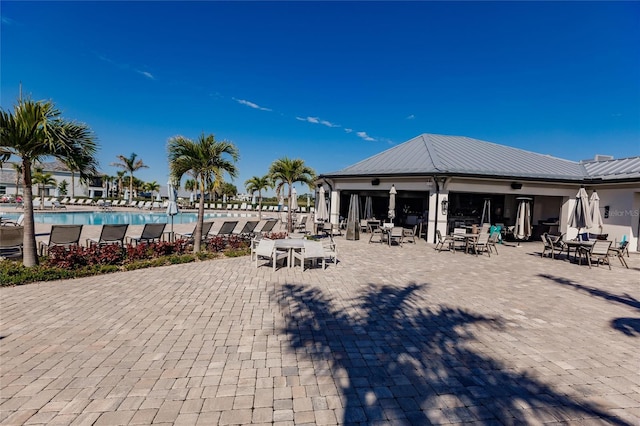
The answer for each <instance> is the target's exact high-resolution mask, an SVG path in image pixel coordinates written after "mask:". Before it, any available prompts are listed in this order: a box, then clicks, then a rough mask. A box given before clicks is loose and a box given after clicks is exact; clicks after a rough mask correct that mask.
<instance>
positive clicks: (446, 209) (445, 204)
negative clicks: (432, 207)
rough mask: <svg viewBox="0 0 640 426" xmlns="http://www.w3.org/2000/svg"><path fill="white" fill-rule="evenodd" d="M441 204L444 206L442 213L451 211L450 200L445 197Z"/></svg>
mask: <svg viewBox="0 0 640 426" xmlns="http://www.w3.org/2000/svg"><path fill="white" fill-rule="evenodd" d="M440 206H441V207H442V214H447V212H448V211H449V200H447V199H446V198H445V199H444V200H442V202H441V203H440Z"/></svg>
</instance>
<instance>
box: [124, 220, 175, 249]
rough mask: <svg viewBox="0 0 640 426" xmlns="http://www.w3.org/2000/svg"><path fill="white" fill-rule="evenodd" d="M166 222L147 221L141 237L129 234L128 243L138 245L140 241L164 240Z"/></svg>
mask: <svg viewBox="0 0 640 426" xmlns="http://www.w3.org/2000/svg"><path fill="white" fill-rule="evenodd" d="M166 226H167V224H166V223H146V224H145V225H144V228H142V234H140V236H139V237H129V236H127V243H129V244H133V245H138V243H152V242H154V241H160V240H162V235H163V234H164V228H165V227H166Z"/></svg>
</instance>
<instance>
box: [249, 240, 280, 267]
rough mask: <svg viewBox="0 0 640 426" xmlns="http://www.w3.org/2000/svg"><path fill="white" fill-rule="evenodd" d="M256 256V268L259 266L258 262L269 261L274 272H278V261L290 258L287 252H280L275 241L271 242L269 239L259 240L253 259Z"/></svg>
mask: <svg viewBox="0 0 640 426" xmlns="http://www.w3.org/2000/svg"><path fill="white" fill-rule="evenodd" d="M254 256H255V262H256V268H257V267H258V266H259V265H258V262H259V261H260V259H268V260H269V261H270V263H271V264H272V267H273V270H274V271H275V270H276V265H277V263H278V261H280V260H284V259H287V258H288V257H289V253H288V252H287V250H278V249H276V242H275V241H274V240H269V239H267V238H262V239H261V240H258V242H257V245H256V247H255V250H254V251H253V254H252V256H251V257H252V259H253V257H254Z"/></svg>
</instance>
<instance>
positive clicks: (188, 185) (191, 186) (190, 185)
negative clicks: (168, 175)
mask: <svg viewBox="0 0 640 426" xmlns="http://www.w3.org/2000/svg"><path fill="white" fill-rule="evenodd" d="M196 188H197V185H196V181H195V179H187V180H185V181H184V189H185V191H189V192H191V193H192V194H193V193H194V192H195V191H196Z"/></svg>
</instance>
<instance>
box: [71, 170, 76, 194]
mask: <svg viewBox="0 0 640 426" xmlns="http://www.w3.org/2000/svg"><path fill="white" fill-rule="evenodd" d="M71 198H76V180H75V173H73V170H72V171H71Z"/></svg>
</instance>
